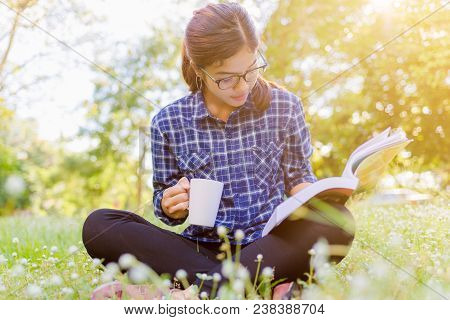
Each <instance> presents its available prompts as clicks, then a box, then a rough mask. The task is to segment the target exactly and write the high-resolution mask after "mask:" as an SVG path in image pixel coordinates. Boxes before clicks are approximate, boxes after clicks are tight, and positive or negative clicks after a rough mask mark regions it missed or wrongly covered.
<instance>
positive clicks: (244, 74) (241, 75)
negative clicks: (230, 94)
mask: <svg viewBox="0 0 450 320" xmlns="http://www.w3.org/2000/svg"><path fill="white" fill-rule="evenodd" d="M258 54H259V55H260V57H261V58H262V60H263V63H264V64H263V65H262V66H259V67H256V68H253V69H250V70H247V71H245V72H244V73H241V74H233V75H232V76H228V77H225V78H222V79H218V80H216V79H214V78H213V77H212V76H211V75H210V74H209V73H208V71H206V70H205V69H203V68H202V67H199V69H200V70H202V71H203V72H204V73H205V74H206V75H207V76H208V77H209V78H210V79H211V80H212V81H214V82H215V83H216V84H217V87H218V88H219V89H220V90H228V89H230V88H232V87H235V86H236V85H238V84H239V83H240V82H241V78H242V79H244V81H245V82H247V83H248V81H247V80H246V79H245V77H246V76H247V74H248V73H249V72H252V71H255V70H257V69H261V68H262V69H263V71H265V70H266V68H267V67H268V66H269V64H268V63H267V61H266V58H264V56H263V54H262V53H261V51H260V50H258ZM231 77H239V81H238V82H236V84H235V85H234V86H231V87H230V88H226V89H222V88H221V87H220V85H219V83H220V81H222V80H225V79H227V78H231Z"/></svg>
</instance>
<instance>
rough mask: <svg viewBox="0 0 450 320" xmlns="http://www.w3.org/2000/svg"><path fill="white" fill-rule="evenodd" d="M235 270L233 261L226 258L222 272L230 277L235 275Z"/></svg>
mask: <svg viewBox="0 0 450 320" xmlns="http://www.w3.org/2000/svg"><path fill="white" fill-rule="evenodd" d="M233 272H234V266H233V262H231V261H229V260H225V261H224V262H223V263H222V274H223V276H224V277H227V278H230V277H231V276H232V275H233Z"/></svg>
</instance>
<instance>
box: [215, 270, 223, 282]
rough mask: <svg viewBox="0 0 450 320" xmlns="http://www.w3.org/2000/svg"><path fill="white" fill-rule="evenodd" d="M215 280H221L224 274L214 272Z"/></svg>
mask: <svg viewBox="0 0 450 320" xmlns="http://www.w3.org/2000/svg"><path fill="white" fill-rule="evenodd" d="M213 280H214V281H215V282H219V281H220V280H222V276H221V275H220V273H217V272H214V274H213Z"/></svg>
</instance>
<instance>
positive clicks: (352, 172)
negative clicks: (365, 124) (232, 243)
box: [262, 127, 412, 236]
mask: <svg viewBox="0 0 450 320" xmlns="http://www.w3.org/2000/svg"><path fill="white" fill-rule="evenodd" d="M411 141H412V140H410V139H408V138H407V137H406V135H405V133H404V132H403V131H401V130H391V128H390V127H389V128H387V129H386V130H384V131H383V132H381V133H380V134H378V135H376V136H375V137H373V138H372V139H370V140H368V141H366V142H365V143H363V144H362V145H360V146H359V147H358V148H356V150H355V151H353V153H352V154H351V155H350V158H349V159H348V160H347V164H346V165H345V169H344V172H343V173H342V175H341V176H340V177H331V178H325V179H321V180H319V181H317V182H315V183H313V184H311V185H309V186H306V187H305V188H303V189H302V190H300V191H299V192H297V193H296V194H294V195H293V196H291V197H289V198H288V199H286V200H285V201H283V202H282V203H280V204H279V205H278V206H277V207H276V208H275V210H274V212H273V214H272V216H271V217H270V219H269V221H268V222H267V224H266V226H265V227H264V230H263V232H262V236H265V235H267V234H268V233H269V232H270V231H271V230H272V229H273V228H275V227H276V226H278V225H279V224H280V223H281V222H282V221H283V220H285V219H286V218H287V217H288V216H289V215H290V214H291V213H293V212H294V211H295V210H297V209H298V208H299V207H301V206H302V205H304V204H305V203H307V202H308V201H310V200H311V199H312V198H318V199H320V200H324V201H328V200H331V201H338V202H339V203H342V204H344V203H345V202H346V201H347V200H348V198H349V197H350V196H351V194H352V193H353V192H354V191H355V190H356V189H357V188H358V189H368V188H369V187H371V186H374V185H375V184H376V182H377V181H378V179H379V178H380V176H381V175H382V173H383V172H384V171H385V170H386V168H387V166H388V164H389V162H390V161H391V160H392V159H393V158H394V157H395V156H396V155H397V153H399V152H400V151H401V150H402V149H403V148H405V147H406V145H408V144H409V143H410V142H411Z"/></svg>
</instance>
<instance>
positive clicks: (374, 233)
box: [0, 197, 450, 299]
mask: <svg viewBox="0 0 450 320" xmlns="http://www.w3.org/2000/svg"><path fill="white" fill-rule="evenodd" d="M350 208H351V210H352V212H353V213H354V215H355V218H356V221H357V234H356V238H355V241H354V242H353V246H352V248H351V250H350V252H349V254H348V255H347V257H346V258H345V259H344V260H343V261H342V262H341V263H340V264H339V265H337V266H335V265H330V264H328V263H327V262H326V260H325V262H324V261H322V260H321V259H319V258H320V252H322V253H323V252H325V258H326V251H327V250H322V249H323V248H325V249H326V248H328V247H327V246H325V247H324V246H321V244H318V245H317V247H316V251H318V254H317V255H316V256H314V259H316V260H314V265H315V267H316V268H315V269H313V270H312V273H311V276H312V277H314V279H315V280H316V281H310V282H307V283H303V284H302V285H304V289H303V292H302V296H301V297H302V298H304V299H349V298H350V299H351V298H356V299H442V298H443V297H446V298H448V297H450V264H449V256H448V255H449V252H450V250H449V246H450V245H449V244H450V239H449V230H450V223H449V209H448V208H449V206H448V199H446V198H444V197H439V198H435V199H433V200H432V201H429V202H426V203H421V204H416V205H413V204H408V205H399V206H378V207H371V206H369V205H368V204H366V203H364V202H356V201H353V202H352V203H351V204H350ZM82 222H83V219H81V218H64V217H33V216H20V217H19V216H17V217H7V218H1V219H0V299H24V298H25V299H27V298H37V299H89V297H90V294H91V292H92V290H93V289H94V288H95V287H96V286H98V285H99V284H101V283H102V281H107V280H108V277H107V276H105V275H107V274H105V273H104V272H105V271H104V270H105V268H103V267H102V266H99V265H96V263H95V261H93V260H92V259H91V258H90V257H89V256H88V255H87V253H86V251H85V250H84V247H83V245H82V243H81V227H82ZM13 239H14V240H13ZM75 248H79V250H77V251H76V252H74V251H75V250H74V249H75ZM321 248H322V249H321ZM24 259H26V260H24ZM97 263H98V262H97ZM107 272H108V271H107ZM102 275H103V276H102ZM119 278H120V279H122V280H123V281H127V279H126V277H125V276H119ZM250 280H251V282H253V280H254V279H250ZM232 288H233V285H231V284H230V286H229V287H228V286H227V288H224V289H223V291H222V293H221V297H222V298H233V297H238V296H237V295H236V294H235V293H234V291H233V289H232ZM260 288H264V286H263V287H260ZM266 289H267V287H266ZM266 289H264V290H266ZM259 292H261V291H259ZM265 292H267V291H265ZM266 297H267V295H266ZM261 298H264V295H261Z"/></svg>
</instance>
